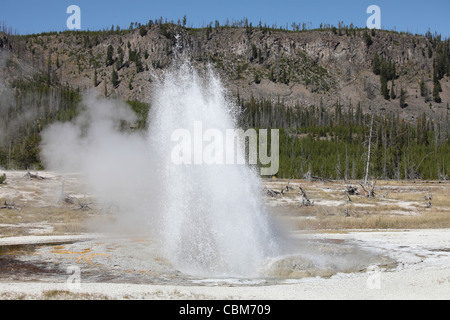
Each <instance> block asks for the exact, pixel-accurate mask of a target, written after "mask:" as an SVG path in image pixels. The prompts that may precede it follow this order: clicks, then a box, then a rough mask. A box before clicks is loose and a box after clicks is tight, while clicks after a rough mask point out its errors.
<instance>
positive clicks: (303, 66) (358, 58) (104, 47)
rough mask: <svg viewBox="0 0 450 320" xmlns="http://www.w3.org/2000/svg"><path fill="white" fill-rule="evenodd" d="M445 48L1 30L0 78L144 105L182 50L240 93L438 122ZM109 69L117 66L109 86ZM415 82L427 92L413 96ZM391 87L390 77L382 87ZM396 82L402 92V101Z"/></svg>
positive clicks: (250, 32)
mask: <svg viewBox="0 0 450 320" xmlns="http://www.w3.org/2000/svg"><path fill="white" fill-rule="evenodd" d="M108 47H109V48H110V49H109V51H110V53H109V57H108ZM448 47H449V41H440V39H436V37H435V38H433V37H425V36H418V35H410V34H402V33H396V32H388V31H381V30H376V31H370V30H368V31H367V30H355V29H343V30H336V29H329V30H312V31H298V32H293V31H286V30H273V29H266V28H250V29H249V28H232V27H218V28H212V27H209V28H204V29H188V28H183V27H180V26H177V25H172V24H149V25H147V26H143V27H141V28H136V29H133V30H123V31H102V32H63V33H49V34H39V35H28V36H21V37H8V36H6V35H0V50H3V51H7V52H8V56H7V57H8V58H7V59H3V60H7V61H6V62H5V61H4V63H3V67H2V68H1V70H0V78H3V81H4V83H6V84H5V85H7V84H8V83H11V81H12V80H13V79H14V78H21V79H24V78H27V77H32V75H33V74H34V73H36V72H38V71H40V72H43V73H44V74H48V76H49V78H50V79H51V81H52V82H57V81H58V82H59V83H63V84H68V85H69V86H71V87H74V88H81V89H87V90H91V91H92V90H96V91H98V92H99V93H100V94H101V95H106V96H114V97H119V98H121V99H124V100H139V101H144V102H148V101H150V98H151V91H152V88H153V87H154V83H155V82H154V79H155V77H158V75H160V74H161V73H162V72H163V70H164V69H165V68H167V67H169V66H170V65H171V63H172V61H173V59H174V56H175V55H176V54H177V52H179V51H184V52H187V53H188V55H189V56H190V57H191V58H192V60H193V61H194V63H195V64H196V65H197V66H199V67H205V66H207V65H208V64H210V65H212V66H213V68H214V69H215V70H216V71H217V72H219V74H220V75H221V78H222V80H223V82H224V83H225V85H226V87H227V88H228V91H229V93H230V94H231V95H233V96H235V97H237V96H238V97H239V98H241V99H245V100H249V99H250V98H251V97H254V98H256V99H258V100H260V99H269V100H272V101H280V100H281V101H284V102H285V103H286V104H288V105H302V106H309V105H316V106H323V107H325V108H334V107H335V106H336V105H337V104H339V105H340V106H342V107H343V109H344V110H345V109H347V108H350V107H355V106H356V105H358V104H360V106H361V107H362V109H363V110H364V111H366V112H375V113H377V114H379V113H383V112H391V111H394V112H395V113H397V112H399V114H400V117H402V118H404V119H407V120H412V121H414V119H417V118H418V117H419V116H420V115H421V114H422V113H426V114H427V116H428V117H430V118H433V119H436V120H441V121H442V120H444V121H445V119H446V115H447V113H448V103H449V101H450V83H449V81H448V80H449V78H448V75H445V76H444V77H443V79H441V80H440V85H441V89H442V92H440V98H441V100H442V101H441V102H440V103H436V102H435V101H433V99H432V97H431V92H432V90H433V72H434V61H435V60H436V57H437V55H438V50H439V48H446V50H447V56H448ZM375 54H377V55H378V56H379V57H381V58H382V59H385V60H386V61H390V62H391V63H394V64H395V69H396V72H395V73H396V75H395V79H394V84H395V86H394V91H393V93H394V94H395V96H396V98H395V99H389V100H386V99H385V98H384V97H383V96H382V95H381V82H380V76H379V75H376V74H375V73H374V72H373V68H372V67H373V59H374V56H375ZM3 56H5V55H4V54H3ZM447 59H450V58H449V57H447ZM0 66H1V65H0ZM447 68H448V64H447ZM113 72H117V79H116V81H115V83H113V79H112V78H113ZM422 80H423V81H424V85H425V87H426V90H427V93H426V94H422V95H425V96H422V95H421V89H420V82H421V81H422ZM391 87H392V81H388V90H389V91H391ZM401 89H404V90H405V92H406V104H405V106H404V107H403V108H401V107H400V102H399V96H400V92H401Z"/></svg>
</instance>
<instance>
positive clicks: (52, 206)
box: [0, 172, 450, 299]
mask: <svg viewBox="0 0 450 320" xmlns="http://www.w3.org/2000/svg"><path fill="white" fill-rule="evenodd" d="M25 173H26V172H6V175H7V184H5V185H1V186H0V202H1V203H3V202H4V201H5V200H7V201H12V202H14V203H15V205H16V206H17V207H18V208H19V209H20V210H0V268H1V270H0V299H16V298H19V297H20V298H25V299H34V298H44V299H47V298H55V297H56V298H58V297H60V298H69V299H70V298H88V299H106V298H110V299H126V298H136V299H141V298H142V299H161V298H163V299H173V298H175V299H179V298H181V299H184V298H186V299H203V298H204V299H215V298H218V299H316V298H317V299H364V298H375V299H389V298H394V299H395V298H397V299H402V298H419V299H421V298H427V299H430V298H431V299H449V298H450V294H449V292H450V277H449V275H450V232H449V230H448V229H445V228H442V227H441V228H439V229H420V230H418V229H416V230H412V229H411V228H407V229H395V230H394V229H388V230H374V229H373V228H367V226H366V228H365V229H364V230H362V229H360V230H355V229H348V227H347V228H341V229H338V228H337V227H338V226H339V225H341V223H342V221H341V217H340V216H338V215H337V213H338V212H340V211H343V207H344V206H345V195H344V194H340V193H338V192H337V191H338V190H341V188H342V184H341V183H339V182H336V183H322V182H316V183H314V182H309V183H307V182H305V181H291V185H295V184H298V183H301V185H302V186H303V187H304V188H305V190H306V191H307V192H308V195H309V197H310V198H311V199H313V200H315V202H316V203H317V204H316V205H315V206H313V207H307V208H303V209H300V208H299V207H298V205H297V203H298V201H297V200H298V198H297V197H298V195H297V193H296V192H293V193H292V194H289V195H287V196H284V197H283V198H270V197H268V198H265V201H267V202H268V204H269V205H270V207H271V210H270V211H271V212H272V214H273V215H275V216H276V217H278V218H280V219H282V220H284V221H287V223H288V224H289V225H290V226H292V230H291V231H290V233H289V236H290V237H291V238H292V239H294V240H295V241H294V242H293V244H294V248H293V253H292V254H291V255H290V256H282V257H278V258H276V259H273V260H270V261H267V262H266V264H265V267H266V269H265V270H262V271H265V272H266V273H261V274H254V275H253V277H247V278H232V277H228V276H223V277H217V276H216V277H208V276H203V277H198V276H197V277H196V276H191V275H187V274H185V273H182V272H180V271H178V270H177V269H176V268H174V267H173V266H171V264H170V263H169V262H168V261H167V260H166V259H165V258H164V256H163V255H162V254H161V251H160V247H159V246H157V244H156V243H155V242H154V241H152V240H150V239H149V238H146V237H140V236H136V235H135V236H133V237H130V236H128V237H124V236H117V234H116V235H115V236H114V237H108V235H111V232H112V231H114V230H112V229H110V230H108V228H105V230H106V231H108V232H109V233H104V234H98V233H95V234H94V233H92V231H93V230H97V231H98V227H99V226H102V227H105V224H104V223H99V221H102V222H105V221H108V220H109V219H110V218H111V214H110V213H109V211H108V209H109V208H108V207H103V206H102V205H101V204H100V203H99V202H97V201H96V199H95V198H94V197H93V196H92V195H91V194H90V193H86V201H87V202H88V203H89V206H90V207H91V208H92V209H91V210H89V211H82V210H77V209H78V208H79V204H78V201H77V200H76V199H79V200H80V201H84V200H85V199H84V196H85V186H84V185H83V184H82V183H81V181H80V179H79V178H78V177H77V176H76V175H72V176H65V177H62V176H60V175H58V174H54V173H51V172H39V173H38V174H39V175H40V176H42V177H45V178H46V179H43V180H29V179H27V178H24V174H25ZM33 173H34V172H33ZM63 180H64V181H65V184H64V192H65V193H67V194H68V195H71V196H72V197H73V198H74V199H75V201H74V203H73V204H67V203H63V202H60V201H59V197H60V193H61V185H62V181H63ZM286 183H287V181H272V180H270V181H264V185H265V186H266V187H268V188H273V189H277V188H278V187H281V186H283V185H286ZM378 185H379V188H380V189H381V188H384V190H389V195H387V196H384V197H379V198H377V199H374V200H372V201H369V200H367V199H365V198H364V197H361V198H358V197H353V202H354V203H355V206H354V207H352V208H351V210H350V213H351V214H352V217H349V218H344V217H342V219H345V221H346V223H347V224H348V225H349V226H350V227H351V226H352V225H354V224H355V223H356V222H355V221H359V220H361V221H359V223H360V224H358V226H359V227H360V228H361V227H364V225H363V224H362V223H363V222H364V221H363V219H362V218H358V217H354V216H353V215H356V212H357V211H358V212H360V214H362V215H363V217H364V215H367V217H370V218H376V217H378V218H382V219H388V218H395V219H396V220H395V222H396V223H402V225H404V223H405V221H408V223H410V226H411V227H414V225H415V224H416V223H419V222H420V223H423V220H425V219H429V222H430V223H431V222H433V221H441V222H440V223H442V221H444V220H439V219H437V218H438V217H441V216H442V217H443V218H445V217H447V219H448V212H449V205H448V204H449V202H448V200H447V196H446V194H447V193H448V190H449V189H448V184H445V183H440V184H438V183H425V182H423V183H412V182H409V183H406V182H395V181H392V182H389V183H385V185H384V184H383V185H382V183H379V184H378ZM380 189H378V191H379V192H378V194H380V195H381V194H382V193H383V192H384V191H383V190H380ZM277 190H278V189H277ZM428 191H431V192H432V193H433V207H432V209H427V210H430V211H429V213H421V212H422V211H423V210H425V209H424V207H425V205H424V203H423V202H424V201H423V195H424V194H426V192H428ZM336 202H339V205H338V206H336ZM319 203H320V204H319ZM363 205H364V206H363ZM374 205H376V207H375V208H378V209H377V210H375V209H374V207H373V206H374ZM406 207H408V208H411V207H412V208H413V210H411V209H409V212H410V213H409V214H408V211H407V210H406V209H405V208H406ZM325 209H326V211H328V213H329V215H324V212H325ZM389 210H391V212H392V213H391V214H390V215H388V211H389ZM334 211H336V212H334ZM427 212H428V211H427ZM333 213H335V214H336V215H333ZM358 219H359V220H358ZM417 219H420V220H417ZM389 221H390V222H392V221H391V220H389ZM364 223H367V224H369V223H370V225H368V226H369V227H372V223H373V221H372V219H369V220H367V221H365V222H364ZM319 224H320V225H323V226H327V227H328V228H331V227H333V229H318V230H316V231H313V230H311V231H306V230H304V228H301V226H305V225H306V226H309V227H310V226H316V227H317V226H318V225H319ZM123 228H125V227H123ZM125 231H126V230H122V232H125ZM105 236H106V237H105ZM295 249H297V254H295ZM374 265H375V266H378V267H379V269H378V271H377V272H378V273H377V272H374V271H373V270H374V269H373V268H370V267H371V266H374ZM70 266H78V267H79V268H80V281H81V283H80V285H81V286H80V289H79V290H72V289H70V288H68V286H67V283H66V281H67V279H68V278H69V276H71V275H72V273H67V268H68V267H70ZM368 267H369V268H368ZM373 277H374V278H373ZM370 279H375V280H376V279H379V280H380V282H379V283H380V287H379V289H377V287H376V285H375V288H373V287H372V288H371V287H370V286H368V281H369V280H370ZM375 284H376V281H375ZM50 293H52V295H50Z"/></svg>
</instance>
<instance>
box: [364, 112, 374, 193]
mask: <svg viewBox="0 0 450 320" xmlns="http://www.w3.org/2000/svg"><path fill="white" fill-rule="evenodd" d="M372 132H373V115H372V121H371V124H370V133H369V146H368V148H367V166H366V176H365V178H364V184H366V185H367V183H368V182H369V168H370V149H371V145H372Z"/></svg>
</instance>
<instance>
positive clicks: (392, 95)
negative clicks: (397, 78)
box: [390, 80, 397, 100]
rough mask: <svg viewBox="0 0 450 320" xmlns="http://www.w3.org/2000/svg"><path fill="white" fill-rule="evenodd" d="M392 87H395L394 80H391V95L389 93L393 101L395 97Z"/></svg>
mask: <svg viewBox="0 0 450 320" xmlns="http://www.w3.org/2000/svg"><path fill="white" fill-rule="evenodd" d="M394 87H395V84H394V80H392V86H391V93H390V97H391V99H392V100H395V98H396V97H397V96H396V94H395V90H394Z"/></svg>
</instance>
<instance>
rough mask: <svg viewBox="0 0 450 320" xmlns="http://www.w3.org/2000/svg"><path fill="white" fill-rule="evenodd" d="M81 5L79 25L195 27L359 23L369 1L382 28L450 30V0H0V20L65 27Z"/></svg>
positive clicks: (36, 28) (40, 28) (17, 26)
mask: <svg viewBox="0 0 450 320" xmlns="http://www.w3.org/2000/svg"><path fill="white" fill-rule="evenodd" d="M72 4H75V5H78V6H79V7H80V8H81V28H82V30H99V29H103V28H108V29H109V28H111V26H112V25H115V26H116V25H119V26H120V27H121V28H122V29H123V28H128V27H129V25H130V22H140V23H147V22H148V21H149V20H150V19H152V20H155V19H157V18H159V17H161V16H162V17H164V18H168V20H174V21H175V22H176V21H177V20H178V19H182V18H183V16H184V15H186V16H187V19H188V26H194V27H201V26H206V25H207V24H208V23H209V22H214V21H215V20H218V21H219V22H220V23H223V22H225V21H226V19H228V20H229V21H230V22H232V21H233V20H240V19H242V18H244V17H246V18H248V19H249V21H250V22H253V24H254V25H256V24H258V22H259V21H260V20H261V21H262V23H263V24H264V23H266V24H267V25H269V26H272V25H273V24H277V25H278V26H280V25H282V26H286V24H288V26H289V27H290V26H291V23H292V22H296V23H299V22H300V23H303V22H307V23H308V22H311V23H312V26H313V27H314V28H315V27H318V26H319V24H320V23H322V22H323V23H329V24H333V25H337V24H338V21H344V23H345V24H350V23H353V24H354V25H356V26H358V27H365V26H366V21H367V18H368V17H369V15H368V14H367V13H366V9H367V7H368V6H369V5H378V6H379V7H380V8H381V22H382V28H383V29H389V30H397V31H410V32H412V33H419V34H424V33H425V32H426V31H427V30H428V29H430V30H431V32H433V33H434V32H435V31H437V32H438V33H440V34H442V36H443V37H444V38H445V37H449V36H450V0H428V1H424V0H420V1H418V0H410V1H407V0H396V1H394V0H368V1H367V0H345V1H335V0H315V1H304V0H278V1H275V0H121V1H116V0H110V1H105V0H89V1H88V0H41V1H36V0H28V1H25V0H1V2H0V24H1V23H5V24H6V25H7V26H8V27H11V28H12V29H13V30H15V31H17V32H18V33H20V34H29V33H40V32H44V31H64V30H67V27H66V20H67V18H68V17H69V14H67V13H66V9H67V7H68V6H69V5H72Z"/></svg>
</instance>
